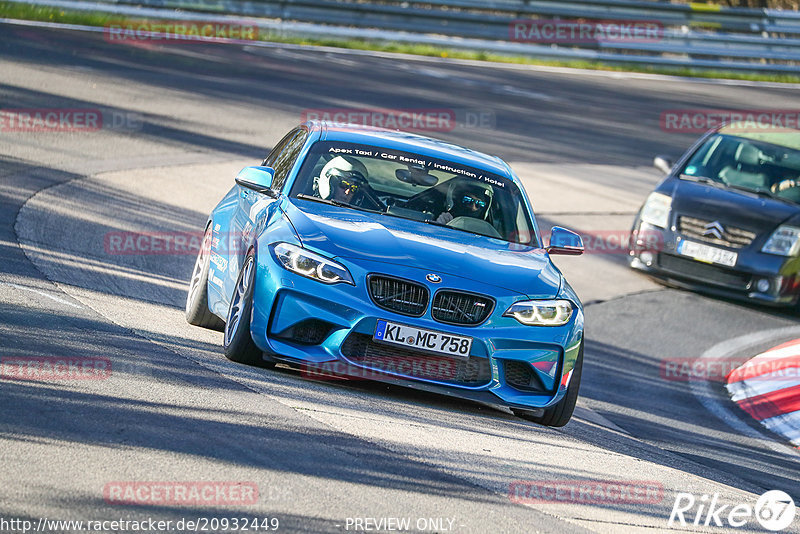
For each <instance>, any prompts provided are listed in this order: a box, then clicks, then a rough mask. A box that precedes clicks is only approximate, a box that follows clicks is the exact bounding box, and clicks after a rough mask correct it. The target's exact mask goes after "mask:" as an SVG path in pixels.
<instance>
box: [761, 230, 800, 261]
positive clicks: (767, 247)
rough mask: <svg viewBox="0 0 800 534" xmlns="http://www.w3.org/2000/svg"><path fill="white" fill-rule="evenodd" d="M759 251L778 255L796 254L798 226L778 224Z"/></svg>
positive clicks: (799, 235)
mask: <svg viewBox="0 0 800 534" xmlns="http://www.w3.org/2000/svg"><path fill="white" fill-rule="evenodd" d="M761 252H766V253H767V254H777V255H778V256H796V255H797V253H798V252H800V228H797V227H796V226H779V227H778V229H777V230H775V231H774V232H772V235H771V236H769V239H768V240H767V242H766V243H764V247H763V248H762V249H761Z"/></svg>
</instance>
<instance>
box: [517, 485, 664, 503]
mask: <svg viewBox="0 0 800 534" xmlns="http://www.w3.org/2000/svg"><path fill="white" fill-rule="evenodd" d="M508 497H509V499H511V501H512V502H515V503H520V504H542V503H545V504H546V503H575V504H600V505H603V504H607V505H614V504H622V503H628V504H657V503H660V502H661V501H662V500H663V499H664V485H663V484H661V483H660V482H654V481H651V480H618V481H610V480H518V481H515V482H512V483H511V484H509V486H508Z"/></svg>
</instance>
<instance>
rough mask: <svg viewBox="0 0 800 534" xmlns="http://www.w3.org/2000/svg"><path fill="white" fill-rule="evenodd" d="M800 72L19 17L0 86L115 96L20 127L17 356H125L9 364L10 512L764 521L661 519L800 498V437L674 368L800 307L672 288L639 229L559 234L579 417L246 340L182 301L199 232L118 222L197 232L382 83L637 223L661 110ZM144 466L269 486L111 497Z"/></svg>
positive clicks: (460, 525)
mask: <svg viewBox="0 0 800 534" xmlns="http://www.w3.org/2000/svg"><path fill="white" fill-rule="evenodd" d="M797 91H798V89H797V87H792V86H784V87H780V86H769V85H760V86H759V85H757V84H747V83H744V82H742V83H733V82H707V81H702V80H686V79H678V78H674V79H672V78H665V77H651V76H644V75H622V74H608V73H597V72H579V71H568V70H558V69H544V68H542V69H535V68H530V67H517V66H491V65H481V64H477V63H468V62H456V61H450V60H437V59H426V58H409V57H402V56H392V55H388V54H368V53H349V52H345V51H335V50H328V49H310V48H301V47H291V46H241V45H219V44H183V45H175V44H170V43H166V44H163V43H162V44H140V45H139V46H131V45H126V44H115V43H108V42H106V41H104V40H103V35H102V33H90V32H82V31H67V30H54V29H46V28H37V27H24V26H19V25H9V24H0V108H3V109H8V108H17V109H18V108H25V109H34V108H35V109H52V108H58V109H86V108H90V109H99V110H102V114H103V118H104V120H103V127H102V128H100V129H98V130H96V131H77V132H20V131H14V130H13V129H10V128H0V357H2V358H12V357H35V356H67V357H75V358H95V359H100V360H103V361H108V362H109V363H110V366H111V367H110V369H111V373H110V375H109V376H107V377H105V379H102V380H64V381H36V380H13V379H6V377H2V378H0V407H2V409H0V519H5V520H10V519H12V518H14V519H19V520H30V521H33V523H34V524H37V523H38V522H39V520H40V518H48V519H49V520H53V519H59V520H83V521H87V520H113V519H128V520H142V519H146V518H155V519H158V520H172V521H174V522H177V521H179V520H181V519H197V518H203V517H205V518H212V517H215V518H230V517H242V516H246V517H248V518H259V519H263V518H277V519H278V520H279V525H280V527H279V529H278V531H284V532H293V531H294V532H299V531H302V532H347V531H350V532H353V531H365V530H367V528H366V527H367V526H368V525H373V523H369V522H368V521H367V522H365V521H366V520H367V519H369V520H374V521H380V520H381V519H382V518H383V519H387V518H409V520H410V521H411V525H412V527H413V528H412V531H429V532H433V531H437V532H450V531H452V532H586V531H590V532H626V533H627V532H637V531H638V532H662V531H669V530H687V531H692V532H695V531H705V532H724V531H737V532H738V531H748V530H751V531H759V532H763V531H764V530H763V529H761V527H760V525H759V524H758V522H756V521H755V520H751V521H750V522H749V523H747V525H746V526H745V527H744V528H740V529H733V528H732V527H716V526H714V525H713V524H711V525H710V526H705V525H702V524H701V525H700V526H694V525H689V526H687V527H685V528H684V527H680V526H679V525H677V524H673V525H672V526H671V527H668V523H667V521H668V519H669V517H670V512H671V510H672V508H673V503H674V502H675V499H676V494H677V493H679V492H688V493H692V494H694V495H696V496H698V498H699V497H700V496H701V495H704V494H705V495H713V494H715V493H716V494H718V498H719V501H720V502H723V503H730V504H736V503H749V504H750V505H753V504H754V503H755V501H756V499H757V498H758V496H759V495H761V494H762V493H764V492H765V491H767V490H776V489H779V490H783V491H786V492H787V493H789V494H790V495H792V496H793V497H794V499H795V501H797V502H800V500H799V499H800V483H798V480H800V455H798V453H797V451H796V450H793V449H791V448H790V447H788V446H787V445H784V444H783V443H782V442H781V441H780V438H778V437H777V436H773V435H769V434H768V433H767V431H765V430H760V429H759V427H757V426H756V425H755V424H754V423H751V422H750V421H748V420H747V418H746V417H744V416H740V415H738V413H737V412H736V410H735V407H734V405H733V404H732V403H730V402H729V401H728V399H727V397H726V395H725V394H724V390H723V388H722V384H721V383H718V382H713V381H712V382H708V383H705V382H703V383H701V384H697V383H695V382H681V381H674V380H667V379H665V378H663V376H662V375H663V373H661V372H660V370H661V369H662V366H663V364H664V362H665V361H671V360H680V359H687V358H696V357H699V356H700V355H703V354H707V353H709V351H714V350H715V347H717V348H718V347H720V346H721V345H720V344H723V343H727V345H725V347H727V348H728V349H731V350H733V351H734V352H736V351H738V352H739V353H741V354H755V353H756V352H755V351H758V350H761V349H766V348H769V347H771V346H774V345H777V344H778V343H780V342H783V341H786V340H790V339H795V338H798V337H800V324H798V315H792V314H791V313H787V312H781V311H773V310H768V309H761V308H757V307H754V306H748V305H744V304H740V303H733V302H727V301H723V300H718V299H713V298H709V297H704V296H701V295H697V294H694V293H690V292H685V291H680V290H675V289H668V288H665V287H662V286H660V285H656V284H654V283H653V282H651V281H649V280H647V279H646V278H643V277H642V276H640V275H638V274H637V273H634V272H631V271H629V270H628V269H627V268H626V267H625V263H624V255H622V254H620V253H619V252H618V251H617V252H616V253H609V251H602V250H597V249H595V250H591V249H590V250H589V252H588V253H587V254H586V255H584V256H582V257H577V258H564V259H559V265H560V266H561V267H562V269H563V270H564V272H565V274H566V275H567V277H568V279H569V280H570V281H571V283H572V284H573V286H574V287H575V288H576V289H577V290H578V292H579V294H580V295H581V298H582V299H583V301H584V303H585V304H586V316H587V331H586V338H587V344H586V357H585V361H586V363H585V368H584V377H583V386H582V389H581V398H580V400H579V409H578V410H577V411H576V417H575V418H574V419H573V420H572V421H571V422H570V424H569V425H568V426H566V427H564V428H563V429H548V428H544V427H539V426H537V425H534V424H532V423H528V422H525V421H523V420H520V419H517V418H515V417H514V416H512V415H511V414H510V413H507V412H505V411H500V410H496V409H493V408H490V407H486V406H481V405H476V404H471V403H467V402H463V401H459V400H453V399H450V398H447V397H442V396H434V395H429V394H424V393H420V392H417V391H412V390H406V389H399V388H394V387H388V386H385V385H379V384H374V383H368V382H351V383H347V384H343V383H341V382H335V381H334V382H331V381H322V380H311V379H308V378H306V377H304V376H301V374H300V373H299V372H297V371H293V370H289V369H282V368H279V369H277V370H272V371H270V370H263V369H255V368H248V367H244V366H240V365H235V364H232V363H231V362H229V361H227V360H226V359H225V358H224V356H223V354H222V352H221V348H220V346H221V334H220V333H218V332H211V331H206V330H202V329H199V328H195V327H191V326H189V325H187V324H186V322H185V320H184V317H183V303H184V298H185V286H186V283H187V280H188V278H189V275H190V271H191V268H192V264H193V262H194V255H193V254H180V253H179V254H176V253H158V252H153V251H150V252H148V253H124V254H123V253H120V252H119V251H118V250H114V249H113V247H110V246H109V235H110V234H109V233H110V232H136V233H148V232H165V233H168V232H173V233H174V232H198V231H201V230H202V226H203V224H204V222H205V220H206V216H207V214H208V212H209V211H210V209H211V208H212V207H213V206H214V205H215V204H216V202H217V201H218V200H219V198H221V197H222V195H223V194H224V193H225V192H226V191H227V190H228V189H229V188H230V187H231V185H232V184H233V177H234V175H235V173H236V171H238V170H239V169H240V168H241V167H243V166H245V165H253V164H258V163H259V162H260V160H261V159H262V158H263V156H264V155H265V154H266V153H267V151H268V150H269V148H270V147H271V146H272V144H273V143H275V142H277V141H278V139H280V137H281V136H282V135H283V134H284V133H285V132H286V131H288V130H289V129H290V128H291V127H292V126H294V125H296V124H297V123H299V122H300V121H301V120H302V117H303V115H304V112H306V111H307V110H320V109H333V108H364V107H370V108H407V109H412V108H414V109H449V110H455V114H456V115H457V116H458V117H483V118H484V119H486V120H485V121H484V122H482V123H481V125H480V126H475V125H474V124H467V123H460V124H458V125H457V126H456V127H455V128H454V129H452V130H451V131H444V132H431V135H434V136H438V137H442V138H444V139H447V140H450V141H454V142H457V143H460V144H464V145H467V146H471V147H474V148H477V149H479V150H482V151H485V152H489V153H494V154H497V155H499V156H501V157H503V158H504V159H505V160H506V161H509V162H510V163H511V165H512V167H513V168H514V169H515V170H516V171H517V173H518V174H519V175H520V176H521V177H522V178H523V180H524V181H525V184H526V189H527V191H528V193H529V195H530V196H531V198H532V201H533V203H534V207H535V209H536V210H537V214H538V216H539V219H540V224H541V225H542V226H543V227H545V228H548V227H549V226H550V225H551V224H561V225H565V226H567V227H572V228H575V229H579V230H583V231H590V230H597V231H604V232H609V233H616V234H622V233H624V232H625V231H626V230H628V228H629V225H630V222H631V220H632V218H633V216H634V214H635V212H636V210H637V209H638V207H639V205H640V203H641V202H642V201H643V199H644V198H645V196H646V195H647V193H648V192H649V190H650V189H651V188H652V186H653V185H654V184H655V183H657V181H658V179H659V174H658V171H656V170H655V169H652V168H651V167H650V162H651V161H652V157H653V156H654V155H655V154H659V153H665V154H673V155H678V154H680V153H681V152H682V151H683V150H684V149H685V148H686V147H687V146H688V145H689V144H690V143H691V142H692V141H693V140H694V139H695V137H696V134H694V133H674V132H669V131H664V130H663V129H661V128H660V117H661V114H662V112H664V111H667V110H674V109H686V108H715V109H719V108H739V109H744V108H752V107H756V106H764V107H768V108H772V109H777V108H785V109H793V108H796V101H797V99H796V96H797ZM465 120H467V119H465ZM767 331H768V334H762V333H763V332H767ZM730 340H734V341H733V342H729V341H730ZM133 481H139V482H141V481H149V482H192V481H238V482H247V483H252V484H254V485H255V486H256V487H257V489H258V498H257V499H256V501H255V502H253V503H240V502H232V503H231V502H218V503H215V504H208V503H203V504H201V505H185V504H183V505H180V504H176V503H157V502H139V503H137V504H120V503H118V502H115V501H114V499H113V498H108V497H109V496H108V488H109V487H114V484H125V483H129V482H133ZM519 481H532V482H534V483H545V482H552V481H588V482H592V481H595V482H597V481H622V482H628V483H630V484H634V485H636V484H644V483H648V484H651V485H654V486H657V487H658V488H660V489H659V493H658V495H657V497H656V498H653V499H649V500H647V502H638V501H624V500H618V501H608V500H605V501H604V500H602V499H601V501H600V502H586V501H581V500H580V499H578V500H576V499H568V498H559V499H553V502H543V501H535V500H532V499H529V500H526V499H520V498H518V495H517V497H515V494H514V492H513V488H514V487H516V486H515V485H514V483H515V482H519ZM521 501H524V502H521ZM687 517H690V520H691V519H693V518H694V516H693V515H692V516H688V515H687ZM356 519H359V520H361V523H358V522H357V521H356ZM703 520H705V519H703ZM386 524H387V523H384V526H385V525H386ZM359 525H361V528H360V529H359V528H358V526H359ZM415 529H416V530H415ZM16 531H21V530H14V529H13V528H11V527H4V526H3V523H2V522H0V532H16ZM51 531H53V532H61V531H64V532H67V531H75V532H80V531H81V530H77V529H74V528H72V529H70V528H63V529H61V530H57V529H51ZM83 531H86V530H83ZM107 531H109V532H110V531H114V530H113V529H109V530H107ZM118 531H124V530H123V529H118ZM217 531H222V530H221V529H217ZM787 531H791V532H800V519H796V520H795V521H794V523H793V525H792V526H791V527H790V528H789V529H788V530H787Z"/></svg>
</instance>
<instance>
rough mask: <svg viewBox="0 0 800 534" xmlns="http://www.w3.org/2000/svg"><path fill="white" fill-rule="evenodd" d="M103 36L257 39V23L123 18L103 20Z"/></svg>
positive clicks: (131, 40)
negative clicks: (104, 22)
mask: <svg viewBox="0 0 800 534" xmlns="http://www.w3.org/2000/svg"><path fill="white" fill-rule="evenodd" d="M103 36H104V37H105V40H106V41H108V42H110V43H123V44H135V43H143V42H145V43H180V44H183V43H208V42H215V41H229V40H237V41H257V40H258V26H254V25H252V24H240V23H235V22H227V21H226V22H215V21H207V20H205V21H196V20H156V19H141V20H125V21H111V22H108V23H106V24H105V27H104V31H103Z"/></svg>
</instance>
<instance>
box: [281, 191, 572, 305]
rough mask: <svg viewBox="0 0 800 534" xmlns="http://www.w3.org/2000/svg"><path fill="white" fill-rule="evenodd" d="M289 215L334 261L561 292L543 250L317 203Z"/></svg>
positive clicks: (534, 292)
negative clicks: (366, 262) (393, 266)
mask: <svg viewBox="0 0 800 534" xmlns="http://www.w3.org/2000/svg"><path fill="white" fill-rule="evenodd" d="M285 212H286V215H287V217H288V218H289V220H290V221H291V223H292V225H293V226H294V228H295V230H296V231H297V233H298V235H299V236H300V240H301V241H302V243H303V246H306V247H309V248H311V249H313V250H317V251H319V252H321V253H323V254H327V255H328V256H331V257H334V258H336V257H338V258H348V259H356V260H357V259H364V260H369V261H375V262H383V263H390V264H396V265H402V266H405V267H412V268H419V269H426V270H429V271H430V272H431V273H436V274H449V275H454V276H459V277H461V278H468V279H471V280H475V281H478V282H480V283H483V284H489V285H493V286H495V287H499V288H504V289H506V290H510V291H514V292H517V293H520V294H521V295H526V296H528V297H529V298H553V297H555V296H556V295H557V294H558V292H559V289H560V287H561V273H560V272H559V271H558V269H556V268H555V266H554V265H553V264H552V263H551V262H550V259H549V257H548V256H547V254H545V253H544V250H542V249H536V248H532V247H529V246H523V245H518V244H514V243H507V242H505V241H501V240H499V239H492V238H488V237H483V236H478V235H475V234H470V233H467V232H462V231H459V230H453V229H449V228H442V227H440V226H437V225H428V224H425V223H421V222H419V221H411V220H408V219H402V218H399V217H392V216H388V215H381V214H378V213H370V212H365V211H358V210H354V209H349V208H340V207H338V206H329V205H325V204H321V203H315V202H313V201H306V200H296V199H292V200H291V201H289V202H287V203H286V208H285Z"/></svg>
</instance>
